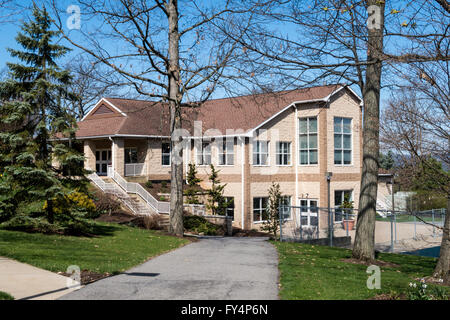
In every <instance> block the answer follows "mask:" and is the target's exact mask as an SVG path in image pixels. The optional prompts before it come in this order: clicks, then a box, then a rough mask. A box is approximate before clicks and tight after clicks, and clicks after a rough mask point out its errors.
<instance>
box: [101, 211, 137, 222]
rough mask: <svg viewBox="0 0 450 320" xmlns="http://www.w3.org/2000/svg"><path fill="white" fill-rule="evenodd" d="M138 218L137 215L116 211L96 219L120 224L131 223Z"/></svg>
mask: <svg viewBox="0 0 450 320" xmlns="http://www.w3.org/2000/svg"><path fill="white" fill-rule="evenodd" d="M135 219H136V216H132V215H129V214H127V213H125V212H114V213H112V214H102V215H101V216H100V217H98V218H97V219H95V220H96V221H100V222H114V223H119V224H124V223H129V222H131V221H133V220H135Z"/></svg>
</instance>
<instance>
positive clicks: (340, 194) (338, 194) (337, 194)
mask: <svg viewBox="0 0 450 320" xmlns="http://www.w3.org/2000/svg"><path fill="white" fill-rule="evenodd" d="M352 193H353V192H352V190H336V191H334V207H335V214H334V221H336V222H340V221H342V218H343V217H345V213H346V211H345V209H341V208H340V206H341V205H342V204H343V203H344V201H347V202H351V201H352ZM351 213H352V212H351V209H350V210H347V214H351Z"/></svg>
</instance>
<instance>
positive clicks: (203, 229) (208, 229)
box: [183, 216, 221, 236]
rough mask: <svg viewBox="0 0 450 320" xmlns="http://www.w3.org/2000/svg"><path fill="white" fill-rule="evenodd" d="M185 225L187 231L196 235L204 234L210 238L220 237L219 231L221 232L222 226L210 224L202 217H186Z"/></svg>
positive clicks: (184, 219) (184, 218)
mask: <svg viewBox="0 0 450 320" xmlns="http://www.w3.org/2000/svg"><path fill="white" fill-rule="evenodd" d="M183 224H184V228H185V229H186V230H189V231H192V232H195V233H203V234H205V235H208V236H215V235H218V234H219V231H220V230H221V227H220V226H217V225H215V224H213V223H211V222H209V221H208V220H206V219H205V218H204V217H201V216H184V217H183Z"/></svg>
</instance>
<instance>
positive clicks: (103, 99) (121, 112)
mask: <svg viewBox="0 0 450 320" xmlns="http://www.w3.org/2000/svg"><path fill="white" fill-rule="evenodd" d="M102 101H103V102H106V103H107V104H109V106H110V107H112V108H113V109H114V110H116V111H117V112H119V113H120V114H121V115H123V116H124V117H126V116H127V115H126V113H125V112H123V111H122V110H120V109H119V108H117V107H116V106H115V105H114V104H112V103H111V102H109V101H108V100H107V99H106V98H101V99H100V100H99V101H98V102H97V103H96V104H95V106H94V107H93V108H92V109H91V110H89V112H88V113H86V115H85V116H84V117H83V119H81V120H80V122H81V121H84V120H85V119H86V117H88V116H89V115H90V114H91V113H92V111H94V110H95V108H97V106H98V105H99V104H100V103H101V102H102Z"/></svg>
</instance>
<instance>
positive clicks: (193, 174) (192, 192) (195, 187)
mask: <svg viewBox="0 0 450 320" xmlns="http://www.w3.org/2000/svg"><path fill="white" fill-rule="evenodd" d="M201 181H202V180H201V179H199V178H197V169H196V168H195V164H193V163H189V170H188V173H187V184H188V187H187V189H186V191H185V192H184V195H185V196H186V197H187V200H186V202H187V203H189V204H199V203H200V201H199V200H198V197H197V194H198V191H199V189H200V185H199V183H200V182H201Z"/></svg>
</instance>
